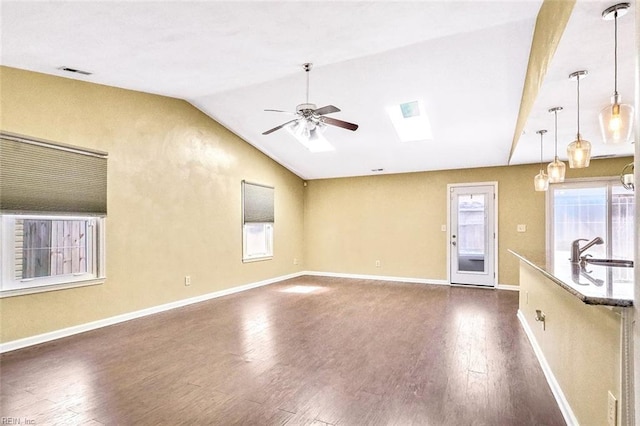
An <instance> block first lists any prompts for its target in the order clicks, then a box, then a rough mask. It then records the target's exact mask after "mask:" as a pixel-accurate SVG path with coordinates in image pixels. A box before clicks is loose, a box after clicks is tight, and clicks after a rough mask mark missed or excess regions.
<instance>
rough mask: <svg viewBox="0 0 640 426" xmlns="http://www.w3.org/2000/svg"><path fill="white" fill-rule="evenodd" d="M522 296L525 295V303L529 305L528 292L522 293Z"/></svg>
mask: <svg viewBox="0 0 640 426" xmlns="http://www.w3.org/2000/svg"><path fill="white" fill-rule="evenodd" d="M524 295H525V298H526V301H527V305H528V304H529V292H528V291H526V292H525V293H524Z"/></svg>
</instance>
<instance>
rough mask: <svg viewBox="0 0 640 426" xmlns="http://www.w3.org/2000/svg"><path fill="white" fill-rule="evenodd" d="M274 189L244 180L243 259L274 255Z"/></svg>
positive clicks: (249, 260) (266, 257)
mask: <svg viewBox="0 0 640 426" xmlns="http://www.w3.org/2000/svg"><path fill="white" fill-rule="evenodd" d="M273 193H274V189H273V187H270V186H265V185H258V184H254V183H249V182H245V181H242V260H243V261H244V262H251V261H256V260H267V259H271V258H272V257H273V222H274V200H273Z"/></svg>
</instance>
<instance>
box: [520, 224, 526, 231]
mask: <svg viewBox="0 0 640 426" xmlns="http://www.w3.org/2000/svg"><path fill="white" fill-rule="evenodd" d="M518 232H527V225H518Z"/></svg>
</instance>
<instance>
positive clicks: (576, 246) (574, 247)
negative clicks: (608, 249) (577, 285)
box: [569, 237, 604, 263]
mask: <svg viewBox="0 0 640 426" xmlns="http://www.w3.org/2000/svg"><path fill="white" fill-rule="evenodd" d="M580 241H587V240H585V239H584V238H578V239H577V240H574V241H573V242H572V243H571V259H569V260H570V261H571V262H572V263H578V262H580V255H581V254H582V253H584V252H585V251H587V250H589V249H590V248H591V247H593V246H595V245H596V244H604V241H603V240H602V238H600V237H595V238H594V239H593V240H591V241H589V242H588V243H587V244H585V245H584V247H580Z"/></svg>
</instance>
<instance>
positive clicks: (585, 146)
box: [567, 133, 591, 169]
mask: <svg viewBox="0 0 640 426" xmlns="http://www.w3.org/2000/svg"><path fill="white" fill-rule="evenodd" d="M567 155H568V156H569V167H571V168H572V169H583V168H585V167H589V162H590V161H591V142H589V141H585V140H583V139H581V138H580V133H578V138H577V139H576V140H575V141H573V142H571V143H570V144H569V146H568V147H567Z"/></svg>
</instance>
